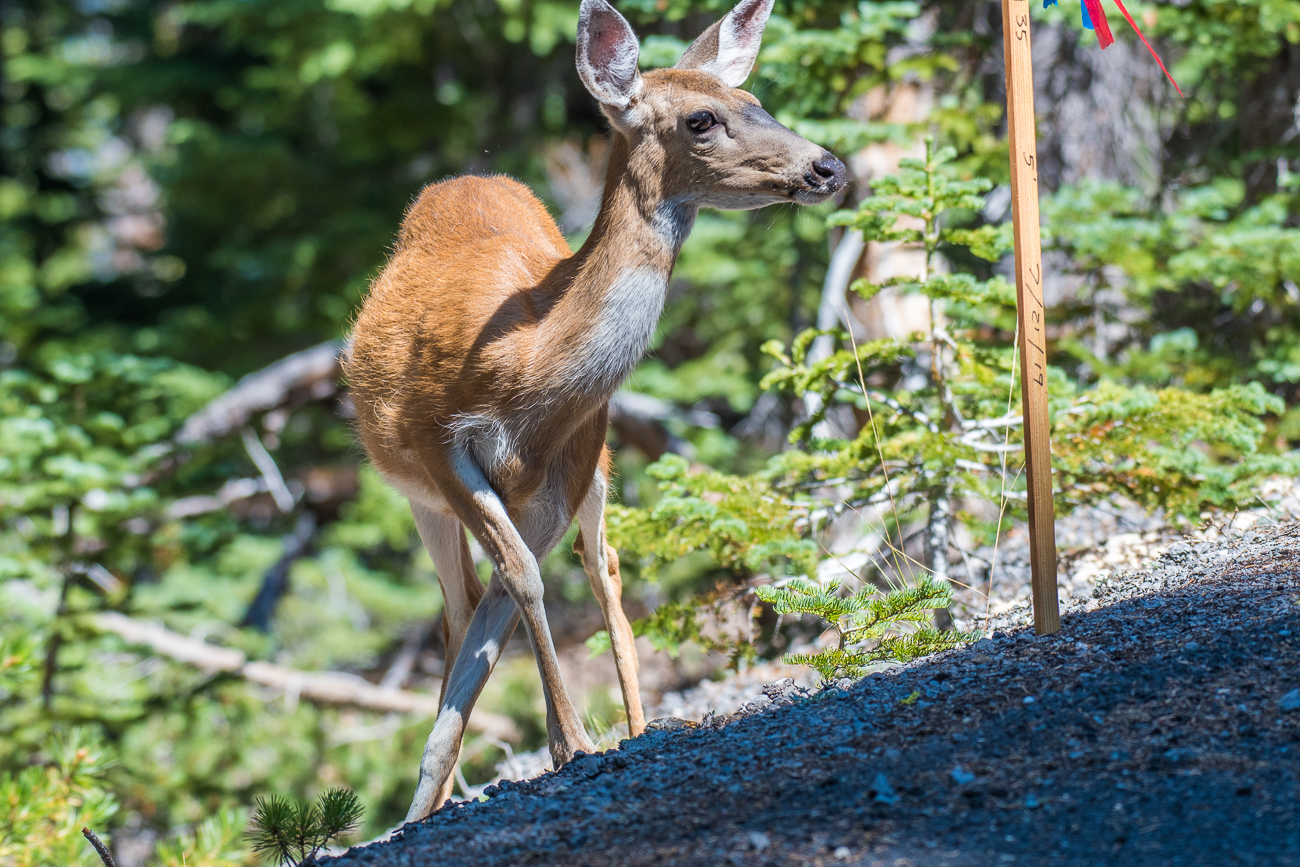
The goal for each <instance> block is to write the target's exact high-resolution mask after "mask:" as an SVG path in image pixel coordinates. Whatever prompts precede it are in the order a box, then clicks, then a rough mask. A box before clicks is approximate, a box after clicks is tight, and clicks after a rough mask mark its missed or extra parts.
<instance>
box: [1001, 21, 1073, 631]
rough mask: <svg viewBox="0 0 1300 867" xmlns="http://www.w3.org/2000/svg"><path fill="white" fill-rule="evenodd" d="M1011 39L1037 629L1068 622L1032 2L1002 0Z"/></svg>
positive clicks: (1010, 123)
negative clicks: (1056, 479)
mask: <svg viewBox="0 0 1300 867" xmlns="http://www.w3.org/2000/svg"><path fill="white" fill-rule="evenodd" d="M1002 33H1003V38H1004V40H1005V43H1006V64H1007V127H1008V131H1009V132H1008V135H1009V138H1010V144H1011V213H1012V220H1013V225H1014V229H1015V240H1016V312H1017V317H1018V318H1019V322H1020V397H1021V403H1022V404H1023V407H1024V416H1025V474H1026V476H1027V477H1028V482H1029V485H1028V487H1029V560H1030V565H1031V567H1032V569H1033V585H1034V630H1035V631H1036V632H1037V633H1038V634H1039V635H1050V634H1051V633H1053V632H1056V631H1057V630H1058V629H1060V628H1061V611H1060V603H1059V601H1058V599H1057V595H1056V514H1055V511H1054V509H1053V503H1052V448H1051V442H1050V437H1051V430H1050V427H1049V424H1048V418H1047V329H1046V323H1045V322H1044V318H1043V251H1042V243H1041V240H1040V238H1039V227H1038V143H1037V139H1036V136H1035V134H1034V61H1033V56H1032V54H1031V53H1030V50H1029V3H1028V2H1027V0H1002Z"/></svg>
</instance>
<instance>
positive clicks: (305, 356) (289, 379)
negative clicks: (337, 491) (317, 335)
mask: <svg viewBox="0 0 1300 867" xmlns="http://www.w3.org/2000/svg"><path fill="white" fill-rule="evenodd" d="M344 348H345V343H344V341H342V340H330V341H327V342H326V343H321V344H318V345H316V346H313V347H311V348H310V349H304V350H302V351H301V352H295V353H294V354H293V355H290V356H288V357H286V358H282V359H280V360H279V361H277V362H275V363H274V364H272V365H270V366H269V367H264V368H262V369H261V370H258V371H256V372H254V373H250V374H249V375H248V376H245V377H244V378H243V379H241V380H240V381H239V382H238V383H237V384H236V385H235V387H234V388H232V389H231V390H230V391H228V392H226V393H225V394H223V395H221V396H220V397H218V398H216V399H215V400H213V401H212V402H211V403H209V404H208V405H207V406H205V407H204V408H203V409H201V410H199V411H198V412H196V413H195V414H194V415H192V416H190V417H189V418H188V419H186V420H185V424H184V425H183V426H182V427H181V430H180V433H178V434H177V435H176V440H177V442H180V443H182V444H184V445H190V444H193V443H205V442H210V441H211V440H214V439H217V438H219V437H222V436H225V435H227V434H229V433H232V432H233V431H236V430H238V429H239V428H241V427H243V426H244V425H246V424H247V423H248V421H249V419H251V418H252V417H253V416H254V415H255V414H257V413H259V412H264V411H265V410H269V409H274V408H275V407H277V406H280V405H282V404H284V403H286V402H287V401H288V400H289V399H290V398H291V397H292V396H294V395H296V394H301V395H303V396H304V397H305V398H307V399H320V398H324V397H328V396H330V395H332V394H334V393H336V392H337V391H338V387H337V386H336V385H335V381H336V380H337V379H338V378H339V376H340V375H341V374H342V365H341V363H340V356H341V354H342V352H343V350H344Z"/></svg>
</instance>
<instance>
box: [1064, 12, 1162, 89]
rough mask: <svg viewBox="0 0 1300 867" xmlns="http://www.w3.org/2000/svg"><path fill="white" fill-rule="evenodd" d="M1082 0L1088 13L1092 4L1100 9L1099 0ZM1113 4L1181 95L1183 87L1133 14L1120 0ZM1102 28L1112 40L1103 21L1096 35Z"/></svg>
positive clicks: (1108, 29)
mask: <svg viewBox="0 0 1300 867" xmlns="http://www.w3.org/2000/svg"><path fill="white" fill-rule="evenodd" d="M1084 2H1085V3H1087V4H1088V12H1089V13H1091V12H1092V7H1093V5H1094V4H1095V5H1096V6H1097V8H1098V9H1101V0H1084ZM1115 5H1116V6H1118V7H1119V11H1120V12H1123V13H1124V17H1125V18H1126V19H1128V24H1129V26H1130V27H1132V28H1133V32H1135V33H1137V35H1138V39H1141V40H1142V44H1143V45H1145V46H1146V47H1147V51H1150V52H1151V56H1152V57H1154V58H1155V59H1156V63H1158V64H1160V71H1161V72H1163V73H1164V74H1165V78H1167V79H1169V83H1170V84H1172V85H1173V86H1174V90H1176V91H1178V95H1179V96H1183V89H1182V88H1181V87H1179V86H1178V82H1176V81H1174V77H1173V76H1172V75H1170V74H1169V70H1168V69H1165V64H1164V61H1162V60H1161V59H1160V55H1159V54H1156V50H1155V49H1154V48H1152V47H1151V43H1150V42H1147V38H1146V37H1145V36H1143V35H1142V29H1141V28H1140V27H1138V26H1137V22H1136V21H1134V20H1133V16H1132V15H1130V14H1128V10H1127V9H1125V8H1124V3H1123V2H1122V0H1115ZM1093 20H1096V19H1095V18H1094V19H1093ZM1105 20H1106V19H1105V13H1103V17H1102V21H1103V22H1105ZM1103 29H1104V30H1105V31H1106V38H1107V39H1108V40H1111V41H1113V39H1112V37H1111V35H1110V28H1109V27H1106V26H1105V24H1104V23H1103V24H1102V26H1101V27H1098V28H1097V37H1098V38H1101V31H1102V30H1103ZM1109 44H1110V42H1103V43H1102V44H1101V47H1102V48H1105V47H1106V46H1107V45H1109ZM1185 98H1186V97H1184V99H1185Z"/></svg>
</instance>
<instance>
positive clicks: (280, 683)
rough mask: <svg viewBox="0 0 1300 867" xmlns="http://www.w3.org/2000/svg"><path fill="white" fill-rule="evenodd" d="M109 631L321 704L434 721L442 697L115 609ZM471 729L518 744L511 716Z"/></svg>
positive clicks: (486, 718) (477, 722)
mask: <svg viewBox="0 0 1300 867" xmlns="http://www.w3.org/2000/svg"><path fill="white" fill-rule="evenodd" d="M93 622H94V624H95V626H96V627H98V628H99V629H100V630H102V631H104V632H111V633H113V634H114V635H117V636H119V637H121V638H122V639H123V640H124V641H126V642H127V643H128V644H138V645H143V646H145V647H148V648H149V649H150V650H152V651H153V652H154V653H157V654H158V655H160V656H165V657H167V658H169V659H173V660H175V661H177V662H183V663H185V664H186V665H192V666H194V667H196V668H200V669H202V670H204V671H207V672H221V671H225V672H230V673H232V674H235V675H238V676H239V677H242V678H244V679H245V680H247V681H249V682H251V683H256V684H259V685H261V686H265V687H269V688H271V689H275V690H281V691H283V692H286V693H289V694H293V695H296V696H298V697H299V698H303V699H306V700H308V701H311V702H314V703H316V704H323V705H345V706H351V707H360V708H364V709H366V710H374V711H387V712H396V713H404V714H414V715H418V716H426V717H434V716H437V714H438V699H437V697H436V696H433V695H425V694H424V693H417V692H411V691H409V690H402V689H384V688H382V687H379V686H375V685H374V684H373V683H371V682H370V681H368V680H366V679H365V678H362V677H359V676H357V675H355V674H347V673H345V672H340V671H298V670H295V669H291V668H284V667H283V666H279V665H273V664H271V663H269V662H249V661H248V660H247V657H245V656H244V654H243V653H241V652H240V651H238V650H233V649H231V648H228V647H217V646H215V645H212V644H208V643H207V642H206V641H199V640H197V639H194V638H188V637H186V636H184V635H180V634H179V633H176V632H172V631H171V630H170V629H167V628H166V627H163V626H160V625H158V624H156V623H146V622H144V621H141V620H135V619H133V618H130V617H127V616H126V615H124V614H119V613H117V612H115V611H106V612H103V613H101V614H97V615H95V617H94V621H93ZM468 725H469V728H470V729H471V730H473V731H477V732H480V733H482V734H484V735H488V736H491V737H494V738H497V739H498V740H510V741H515V742H517V741H518V740H519V738H520V734H519V730H518V728H516V727H515V724H514V722H513V721H512V720H511V719H510V718H509V717H506V716H502V715H500V714H494V713H491V712H488V711H482V710H479V709H477V708H476V709H475V710H474V711H473V713H472V714H471V715H470V718H469V724H468Z"/></svg>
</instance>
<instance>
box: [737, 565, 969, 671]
mask: <svg viewBox="0 0 1300 867" xmlns="http://www.w3.org/2000/svg"><path fill="white" fill-rule="evenodd" d="M756 592H757V594H758V598H759V599H762V600H763V601H764V602H766V603H768V604H769V605H771V606H772V607H773V608H775V609H776V611H777V613H779V614H812V615H815V616H817V617H820V618H821V619H822V620H825V621H827V622H829V623H830V625H831V626H832V627H833V628H834V629H835V630H836V632H838V633H839V642H838V644H837V646H836V647H830V648H826V649H825V650H821V651H818V652H817V653H799V654H790V655H788V656H786V658H785V661H786V662H788V663H790V664H791V665H807V666H811V667H812V668H815V669H817V672H818V673H819V674H821V676H822V678H824V679H825V680H835V679H838V678H842V677H855V678H856V677H862V676H863V675H864V674H866V673H867V668H868V667H869V666H870V665H872V664H873V663H878V662H886V661H891V662H910V661H911V660H913V659H917V658H919V657H922V656H927V655H929V654H931V653H938V652H939V651H941V650H951V649H953V648H955V647H959V646H960V645H962V644H964V643H966V642H968V641H974V640H976V639H978V638H979V633H977V632H970V633H966V632H955V631H951V630H950V631H947V632H940V631H938V630H936V629H935V628H934V627H933V626H931V625H930V620H931V618H932V616H933V611H934V610H936V609H945V608H947V607H948V606H949V605H951V604H952V589H951V588H950V587H948V586H947V585H946V584H941V583H939V582H937V581H934V580H933V579H931V578H929V577H923V578H922V579H921V580H920V581H918V582H917V583H916V584H915V585H913V586H910V587H899V588H895V589H892V590H890V591H889V592H888V593H885V594H883V595H882V594H881V592H880V591H879V590H878V589H877V588H875V587H873V586H870V585H868V586H866V587H863V588H862V589H861V590H859V591H858V592H857V593H853V594H847V593H845V592H844V591H843V589H842V588H836V589H834V590H827V589H826V588H824V587H822V586H821V585H819V584H817V583H816V582H813V581H808V580H806V579H795V580H793V581H790V582H789V583H787V584H785V585H783V586H768V587H759V588H758V590H757V591H756ZM900 627H904V628H903V629H901V630H900ZM907 627H910V628H907Z"/></svg>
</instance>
